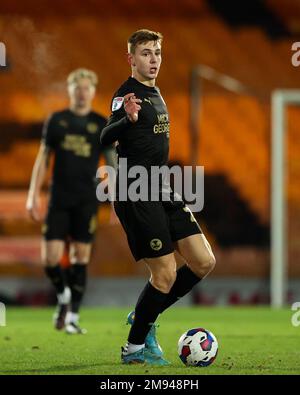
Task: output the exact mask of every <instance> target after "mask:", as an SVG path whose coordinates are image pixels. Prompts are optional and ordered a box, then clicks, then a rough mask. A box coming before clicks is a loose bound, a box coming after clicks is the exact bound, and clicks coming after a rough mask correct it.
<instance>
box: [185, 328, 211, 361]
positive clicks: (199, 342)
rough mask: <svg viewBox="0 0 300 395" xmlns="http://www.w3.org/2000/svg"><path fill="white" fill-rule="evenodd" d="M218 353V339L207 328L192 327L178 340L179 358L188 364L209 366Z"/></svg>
mask: <svg viewBox="0 0 300 395" xmlns="http://www.w3.org/2000/svg"><path fill="white" fill-rule="evenodd" d="M217 353H218V341H217V339H216V338H215V336H214V335H213V334H212V333H211V332H209V331H208V330H206V329H203V328H195V329H190V330H188V331H187V332H185V333H184V334H183V335H182V336H181V337H180V339H179V340H178V355H179V358H180V359H181V360H182V362H183V363H184V364H185V365H187V366H209V365H210V364H212V363H213V361H214V360H215V359H216V356H217Z"/></svg>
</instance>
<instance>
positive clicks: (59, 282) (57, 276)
mask: <svg viewBox="0 0 300 395" xmlns="http://www.w3.org/2000/svg"><path fill="white" fill-rule="evenodd" d="M45 273H46V275H47V277H48V278H49V279H50V281H51V283H52V284H53V286H54V288H55V291H56V293H57V294H61V293H63V292H64V289H65V281H64V276H63V273H62V270H61V267H60V265H57V266H46V267H45Z"/></svg>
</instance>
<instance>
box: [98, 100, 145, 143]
mask: <svg viewBox="0 0 300 395" xmlns="http://www.w3.org/2000/svg"><path fill="white" fill-rule="evenodd" d="M141 102H142V100H140V99H137V98H136V97H135V94H134V93H128V94H127V95H125V96H124V110H125V112H126V115H125V116H123V117H122V118H121V119H120V118H117V117H116V116H115V114H114V113H112V115H111V116H110V117H109V119H108V122H107V125H106V126H105V128H103V129H102V132H101V136H100V141H101V143H102V144H103V145H108V144H112V143H114V142H115V141H117V140H118V139H119V137H120V135H121V133H122V132H123V131H124V130H126V129H127V128H128V127H129V126H130V124H132V123H135V122H137V121H138V113H139V111H140V109H141V106H140V104H139V103H141ZM116 118H117V119H116Z"/></svg>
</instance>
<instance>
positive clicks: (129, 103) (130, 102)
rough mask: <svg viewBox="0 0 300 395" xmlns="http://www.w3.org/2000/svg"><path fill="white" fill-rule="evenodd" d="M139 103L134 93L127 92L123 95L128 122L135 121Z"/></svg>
mask: <svg viewBox="0 0 300 395" xmlns="http://www.w3.org/2000/svg"><path fill="white" fill-rule="evenodd" d="M139 103H142V100H141V99H137V98H136V96H135V94H134V93H128V94H127V95H125V96H124V109H125V111H126V114H127V117H128V119H129V121H130V122H132V123H135V122H137V120H138V118H139V116H138V114H139V111H140V109H141V108H142V107H141V106H140V105H139Z"/></svg>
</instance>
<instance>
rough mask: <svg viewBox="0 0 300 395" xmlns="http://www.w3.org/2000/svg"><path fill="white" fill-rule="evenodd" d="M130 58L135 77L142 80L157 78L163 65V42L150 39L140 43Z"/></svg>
mask: <svg viewBox="0 0 300 395" xmlns="http://www.w3.org/2000/svg"><path fill="white" fill-rule="evenodd" d="M129 60H130V63H131V66H132V70H133V76H134V77H136V78H137V79H138V80H141V81H150V80H155V78H156V77H157V76H158V72H159V69H160V65H161V43H160V42H159V41H148V42H146V43H142V44H138V45H137V47H136V49H135V53H134V54H130V55H129Z"/></svg>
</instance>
